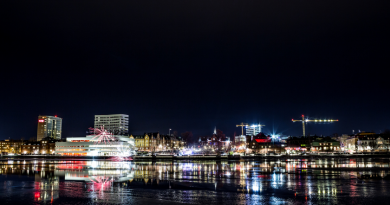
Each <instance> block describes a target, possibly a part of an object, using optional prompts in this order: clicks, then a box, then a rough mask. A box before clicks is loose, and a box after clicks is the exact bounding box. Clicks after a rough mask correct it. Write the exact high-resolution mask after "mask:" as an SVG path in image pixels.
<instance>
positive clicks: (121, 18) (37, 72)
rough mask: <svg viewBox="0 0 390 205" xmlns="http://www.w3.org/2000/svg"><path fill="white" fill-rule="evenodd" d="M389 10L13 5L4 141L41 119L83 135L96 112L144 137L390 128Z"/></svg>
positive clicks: (165, 2)
mask: <svg viewBox="0 0 390 205" xmlns="http://www.w3.org/2000/svg"><path fill="white" fill-rule="evenodd" d="M388 2H389V1H363V0H355V1H292V0H289V1H280V0H278V1H259V0H255V1H247V0H246V1H226V0H223V1H222V0H220V1H210V0H208V1H179V0H175V1H173V0H158V1H157V0H156V1H149V0H148V1H107V0H96V1H50V2H49V1H46V2H41V1H1V3H0V17H1V19H0V22H1V27H0V37H1V42H0V43H1V46H0V49H1V53H2V54H1V60H0V67H1V75H0V76H1V77H0V84H1V87H0V89H1V101H0V113H1V115H0V125H1V129H0V139H8V138H11V139H20V138H21V137H24V138H25V139H29V138H30V137H36V130H37V123H38V119H37V118H38V115H58V116H59V117H62V118H63V137H70V136H84V135H85V131H86V130H87V129H88V128H89V127H91V126H93V119H94V115H95V114H122V113H123V114H128V115H129V118H130V123H129V129H130V133H132V134H141V133H144V132H152V131H159V132H160V133H168V129H169V128H172V129H173V130H177V131H178V132H179V133H181V132H184V131H192V132H193V134H194V135H195V136H200V135H202V136H203V135H210V134H212V132H213V129H214V126H217V128H218V129H221V130H222V131H223V132H224V133H226V134H227V135H228V136H233V133H234V132H237V134H240V132H241V129H240V128H236V126H235V125H236V124H239V123H241V122H247V123H250V124H251V123H258V122H260V123H261V124H265V125H266V127H264V131H265V132H266V133H268V132H271V131H272V130H273V128H274V129H275V131H276V132H278V133H283V134H286V135H301V133H302V128H301V123H292V122H291V119H292V118H294V119H295V118H296V119H298V118H300V116H301V115H302V114H305V115H307V116H309V117H311V118H334V119H339V122H337V123H333V124H326V125H320V124H318V125H316V124H310V125H308V128H307V133H310V134H317V135H330V134H333V133H339V134H351V133H352V130H353V129H354V130H355V131H357V130H359V129H360V130H362V131H375V132H380V131H383V130H384V129H388V128H390V108H389V99H390V98H389V88H390V82H389V74H388V70H389V68H390V66H389V59H390V57H389V53H390V52H389V46H390V43H389V42H390V40H389V37H390V29H389V28H390V26H389V22H390V21H389V20H390V13H389V3H388Z"/></svg>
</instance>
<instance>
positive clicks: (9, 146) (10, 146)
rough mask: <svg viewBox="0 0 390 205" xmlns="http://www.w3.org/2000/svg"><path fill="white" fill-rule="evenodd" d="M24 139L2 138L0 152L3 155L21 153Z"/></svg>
mask: <svg viewBox="0 0 390 205" xmlns="http://www.w3.org/2000/svg"><path fill="white" fill-rule="evenodd" d="M22 145H23V140H11V139H9V140H2V141H0V153H1V154H3V155H8V154H20V153H21V148H22Z"/></svg>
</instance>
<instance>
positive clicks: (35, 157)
mask: <svg viewBox="0 0 390 205" xmlns="http://www.w3.org/2000/svg"><path fill="white" fill-rule="evenodd" d="M112 157H113V156H77V157H71V156H46V155H13V156H8V155H7V156H1V157H0V161H6V160H38V159H48V160H74V161H85V160H110V158H112ZM319 158H337V159H340V158H387V159H390V154H369V155H362V154H361V155H332V154H329V155H281V156H215V155H213V156H172V155H164V156H133V160H131V161H156V160H170V161H175V160H235V161H239V160H263V159H265V160H267V159H319Z"/></svg>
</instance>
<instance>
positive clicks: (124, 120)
mask: <svg viewBox="0 0 390 205" xmlns="http://www.w3.org/2000/svg"><path fill="white" fill-rule="evenodd" d="M103 126H104V129H106V130H107V131H109V132H111V133H113V134H114V135H127V134H128V133H129V115H125V114H112V115H95V123H94V128H95V129H101V127H103Z"/></svg>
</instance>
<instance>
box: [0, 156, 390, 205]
mask: <svg viewBox="0 0 390 205" xmlns="http://www.w3.org/2000/svg"><path fill="white" fill-rule="evenodd" d="M0 168H1V169H0V200H1V202H2V203H1V204H20V203H24V204H32V203H35V204H122V203H126V204H141V203H142V204H146V203H150V204H152V203H153V204H368V203H378V202H379V203H380V202H382V203H385V202H387V194H388V191H389V190H390V180H387V179H381V178H378V179H361V178H360V176H363V175H376V176H378V177H386V176H387V174H388V168H389V160H388V159H359V158H358V159H331V158H329V159H312V160H308V159H293V160H286V159H280V160H278V159H277V160H261V161H175V162H171V161H157V162H111V161H59V160H8V161H7V160H5V161H0ZM345 168H352V169H353V170H348V171H345Z"/></svg>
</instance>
